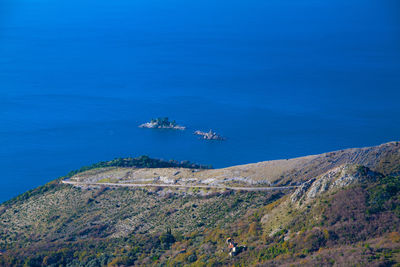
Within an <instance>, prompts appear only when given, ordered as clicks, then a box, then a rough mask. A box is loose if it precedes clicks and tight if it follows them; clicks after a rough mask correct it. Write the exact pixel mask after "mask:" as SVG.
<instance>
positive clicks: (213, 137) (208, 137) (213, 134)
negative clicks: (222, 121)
mask: <svg viewBox="0 0 400 267" xmlns="http://www.w3.org/2000/svg"><path fill="white" fill-rule="evenodd" d="M194 134H195V135H199V136H201V138H202V139H205V140H220V141H221V140H225V138H224V137H222V136H221V135H219V134H217V133H216V132H213V131H212V130H210V131H208V132H202V131H200V130H197V131H195V132H194Z"/></svg>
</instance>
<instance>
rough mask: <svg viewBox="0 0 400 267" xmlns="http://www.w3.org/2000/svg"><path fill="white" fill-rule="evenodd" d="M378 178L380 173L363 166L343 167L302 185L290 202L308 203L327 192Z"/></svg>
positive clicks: (347, 165)
mask: <svg viewBox="0 0 400 267" xmlns="http://www.w3.org/2000/svg"><path fill="white" fill-rule="evenodd" d="M378 176H379V174H378V173H375V172H373V171H371V170H370V169H368V168H367V167H364V166H361V165H352V164H346V165H342V166H339V167H336V168H334V169H332V170H330V171H328V172H326V173H325V174H322V175H321V176H319V177H318V178H313V179H311V180H309V181H307V182H305V183H304V184H302V185H301V186H300V187H299V188H297V189H296V191H295V192H294V193H293V194H292V195H291V197H290V200H291V201H292V203H299V202H308V201H309V200H311V199H314V198H316V197H318V196H320V195H322V194H323V193H325V192H328V191H333V190H335V189H339V188H343V187H346V186H349V185H352V184H356V183H364V182H367V181H374V180H376V178H377V177H378Z"/></svg>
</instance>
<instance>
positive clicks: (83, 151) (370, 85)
mask: <svg viewBox="0 0 400 267" xmlns="http://www.w3.org/2000/svg"><path fill="white" fill-rule="evenodd" d="M399 100H400V2H399V1H398V0H247V1H238V0H231V1H222V0H219V1H218V0H201V1H198V0H194V1H186V0H113V1H111V0H108V1H105V0H58V1H54V0H0V174H1V176H0V202H1V201H5V200H7V199H10V198H11V197H13V196H16V195H18V194H20V193H23V192H24V191H26V190H28V189H31V188H34V187H37V186H39V185H42V184H44V183H46V182H48V181H51V180H53V179H55V178H57V177H60V176H62V175H65V174H66V173H67V172H68V171H70V170H73V169H78V168H79V167H81V166H83V165H89V164H91V163H94V162H97V161H103V160H109V159H113V158H115V157H124V156H139V155H143V154H146V155H149V156H151V157H155V158H163V159H177V160H190V161H193V162H197V163H202V164H211V165H213V166H214V167H225V166H231V165H236V164H244V163H252V162H259V161H265V160H272V159H280V158H291V157H297V156H303V155H308V154H315V153H322V152H326V151H331V150H339V149H343V148H348V147H361V146H372V145H377V144H380V143H384V142H388V141H392V140H400V104H399ZM159 116H163V117H164V116H167V117H169V118H171V119H174V120H176V121H177V122H178V123H179V124H181V125H185V126H187V127H188V129H187V130H186V131H171V130H169V131H168V130H151V129H139V128H138V125H139V124H141V123H144V122H146V121H149V120H150V119H151V118H153V117H159ZM198 129H199V130H209V129H213V130H215V131H217V132H218V133H220V134H221V135H223V136H225V137H227V140H226V141H224V142H207V141H204V140H199V139H198V138H196V137H195V136H194V135H193V131H194V130H198Z"/></svg>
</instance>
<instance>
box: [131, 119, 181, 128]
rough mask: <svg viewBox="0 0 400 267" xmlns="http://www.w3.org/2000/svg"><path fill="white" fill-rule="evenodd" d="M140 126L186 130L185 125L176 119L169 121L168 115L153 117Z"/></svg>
mask: <svg viewBox="0 0 400 267" xmlns="http://www.w3.org/2000/svg"><path fill="white" fill-rule="evenodd" d="M139 128H149V129H173V130H185V129H186V127H185V126H181V125H178V124H176V122H175V121H169V120H168V118H167V117H165V118H157V119H152V120H151V121H150V122H146V123H143V124H141V125H139Z"/></svg>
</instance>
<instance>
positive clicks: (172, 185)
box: [61, 180, 298, 191]
mask: <svg viewBox="0 0 400 267" xmlns="http://www.w3.org/2000/svg"><path fill="white" fill-rule="evenodd" d="M61 182H62V183H63V184H69V185H73V186H101V185H103V186H111V187H114V186H119V187H174V188H193V187H194V188H207V189H227V190H244V191H271V190H285V189H293V188H297V187H298V186H271V187H234V186H233V187H232V186H211V185H180V184H121V183H82V182H74V181H70V180H62V181H61Z"/></svg>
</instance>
